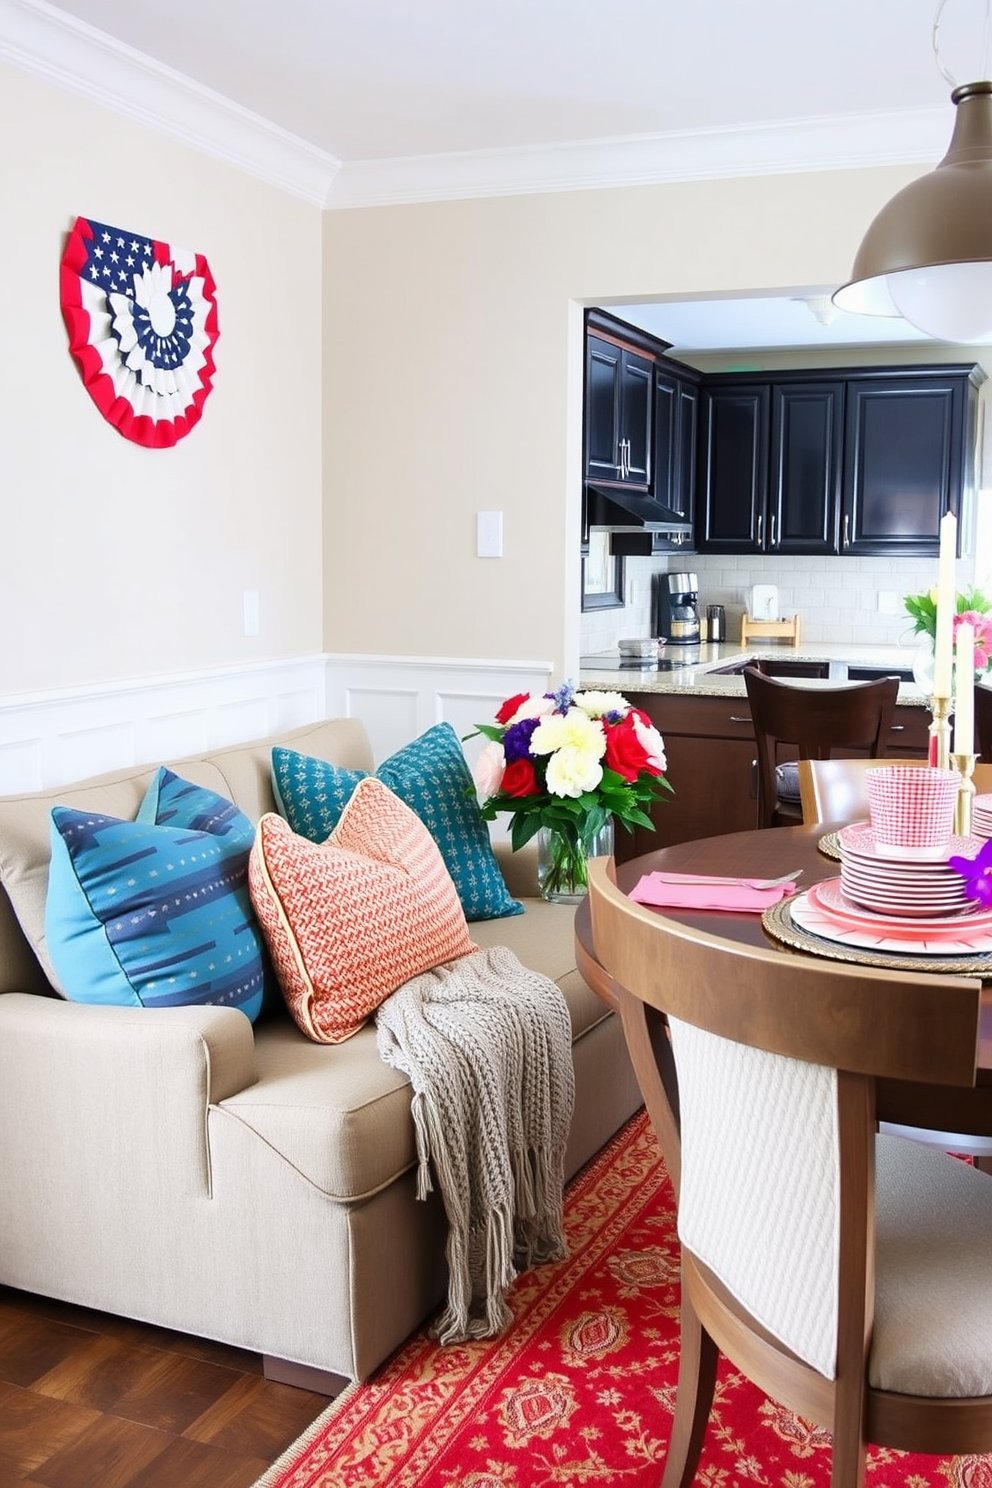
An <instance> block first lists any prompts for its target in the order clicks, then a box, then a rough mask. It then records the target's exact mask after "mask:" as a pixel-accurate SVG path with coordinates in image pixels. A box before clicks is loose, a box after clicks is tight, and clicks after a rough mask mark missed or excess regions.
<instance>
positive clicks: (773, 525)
mask: <svg viewBox="0 0 992 1488" xmlns="http://www.w3.org/2000/svg"><path fill="white" fill-rule="evenodd" d="M774 546H775V513H774V512H772V547H774Z"/></svg>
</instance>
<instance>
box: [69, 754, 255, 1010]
mask: <svg viewBox="0 0 992 1488" xmlns="http://www.w3.org/2000/svg"><path fill="white" fill-rule="evenodd" d="M254 836H255V829H254V827H253V826H252V824H251V822H250V821H249V820H248V818H247V817H246V816H245V815H244V813H243V812H241V811H239V810H238V808H237V807H236V806H234V805H233V804H232V803H231V802H230V801H227V800H225V799H224V797H223V796H218V795H217V794H216V793H215V792H214V791H211V790H207V789H206V788H205V787H203V786H197V785H191V784H190V783H189V781H186V780H182V779H180V778H179V776H177V775H174V774H173V773H172V771H171V770H166V769H160V770H159V772H158V774H157V775H156V777H155V779H154V780H153V781H152V783H151V785H150V786H149V788H148V791H147V793H146V795H145V798H144V800H143V801H142V803H141V806H140V808H139V810H138V815H137V818H136V820H135V821H133V822H132V821H121V820H119V819H118V818H116V817H112V816H101V815H97V814H95V813H93V812H88V811H75V810H73V809H71V808H69V807H67V806H56V807H54V808H53V810H52V829H51V841H52V861H51V868H50V872H49V883H48V899H47V902H46V907H45V934H46V936H47V940H48V948H49V954H50V956H51V959H52V965H53V966H54V968H55V972H56V975H57V976H58V978H59V981H60V982H61V984H62V988H63V990H64V992H65V995H66V997H68V998H69V999H70V1001H74V1002H91V1003H104V1004H113V1005H115V1006H130V1007H135V1006H141V1007H179V1006H189V1005H190V1004H208V1003H209V1004H217V1005H221V1006H224V1007H236V1008H240V1009H241V1011H242V1012H243V1013H246V1014H247V1016H248V1017H249V1018H251V1019H252V1020H254V1019H255V1018H256V1017H257V1016H258V1013H259V1011H260V1010H261V1007H262V999H263V995H264V992H265V975H266V968H267V962H266V952H265V949H264V944H263V940H262V932H261V929H260V927H259V925H258V922H257V921H256V919H255V916H254V912H253V910H252V907H251V899H250V897H249V893H248V855H249V853H250V851H251V845H252V842H253V840H254Z"/></svg>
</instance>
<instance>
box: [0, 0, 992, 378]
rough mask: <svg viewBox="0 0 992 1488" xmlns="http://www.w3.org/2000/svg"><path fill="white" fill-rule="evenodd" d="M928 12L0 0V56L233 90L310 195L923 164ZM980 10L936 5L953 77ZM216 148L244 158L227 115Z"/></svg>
mask: <svg viewBox="0 0 992 1488" xmlns="http://www.w3.org/2000/svg"><path fill="white" fill-rule="evenodd" d="M935 12H936V0H867V3H866V0H831V4H830V6H829V7H827V8H824V7H822V6H813V5H810V4H808V3H806V0H748V3H746V4H745V3H742V0H681V3H678V4H676V3H675V0H609V3H605V0H279V3H278V4H272V3H271V0H170V3H169V5H168V6H166V7H162V6H157V5H153V4H151V3H150V0H60V4H59V5H58V7H55V6H52V5H49V4H48V3H47V0H0V58H6V59H7V60H9V61H12V62H14V63H15V64H18V65H22V66H28V67H31V68H33V70H35V71H40V72H46V73H47V75H49V76H51V77H53V78H55V80H56V81H59V82H63V83H65V82H66V81H67V80H68V81H69V84H70V85H71V84H72V79H71V77H70V74H71V73H72V71H73V68H74V67H76V66H77V65H78V64H77V59H78V56H79V54H80V49H81V48H85V49H86V52H87V66H91V67H92V66H93V64H94V61H96V62H97V63H98V64H99V66H98V68H94V73H95V72H96V71H99V73H100V78H99V81H98V82H94V81H93V79H92V77H91V80H90V82H89V84H88V85H84V87H83V91H87V86H88V91H89V92H90V93H91V94H92V95H95V96H97V97H98V98H100V100H101V101H104V102H106V101H110V102H111V103H113V102H115V101H117V102H118V103H119V102H120V98H118V97H117V95H118V94H120V95H123V94H124V93H126V92H127V91H128V90H127V87H125V85H123V84H121V83H120V81H119V79H120V76H121V72H122V69H123V68H124V67H130V68H131V70H132V72H133V74H134V77H135V78H137V79H139V82H140V86H138V84H135V86H134V87H133V88H132V89H131V95H132V96H130V97H129V98H128V99H127V100H126V106H127V108H128V109H129V110H130V112H132V113H134V114H142V113H143V116H144V117H145V118H149V117H153V116H154V115H155V114H156V112H160V113H161V114H162V115H163V116H164V117H167V116H168V115H169V113H170V110H171V112H172V114H173V116H174V115H175V110H176V104H175V95H176V94H177V92H178V91H179V90H180V89H183V88H184V89H185V97H186V101H187V102H188V103H189V104H190V106H191V108H192V107H193V106H195V108H196V110H197V111H198V112H197V127H200V128H204V127H205V126H204V125H203V119H204V117H205V116H206V113H207V112H208V111H209V110H210V109H213V110H214V112H215V113H216V112H217V111H218V109H220V108H223V109H226V111H227V116H226V121H225V128H226V129H227V130H228V132H230V129H231V128H232V127H233V124H237V125H240V126H241V127H242V128H243V129H244V130H248V129H249V128H254V129H255V131H256V138H261V137H262V136H263V135H265V140H266V148H267V149H269V150H272V151H274V150H275V149H276V148H277V147H278V148H282V149H288V148H290V147H292V148H294V149H296V151H297V154H298V156H300V157H301V158H305V161H306V166H307V170H308V171H309V172H310V174H309V175H308V177H307V184H306V186H305V188H304V190H305V191H306V192H307V193H308V194H310V195H311V197H312V198H313V199H318V198H320V199H322V200H323V203H324V204H325V205H328V206H352V205H364V204H367V203H368V202H370V201H375V200H415V199H426V198H429V197H435V198H436V197H440V196H445V195H449V196H453V195H478V194H487V193H489V194H496V193H506V192H512V191H531V190H547V189H569V188H573V187H575V186H579V185H589V184H595V185H604V184H606V185H608V184H619V183H621V182H629V181H637V180H658V179H680V178H682V179H684V178H685V177H686V176H689V175H696V176H705V175H719V174H733V173H737V174H746V173H748V172H749V171H753V170H755V169H763V170H779V171H788V170H797V169H803V168H810V167H812V168H817V167H818V168H824V167H825V166H826V167H829V166H830V165H835V166H836V165H849V164H872V163H876V162H889V161H892V162H896V161H914V162H920V161H922V162H932V163H936V161H937V160H938V159H939V157H940V155H941V154H942V153H943V151H944V149H945V148H946V145H947V142H948V140H949V138H950V130H951V123H952V114H953V110H952V108H951V105H950V102H949V84H948V83H947V82H946V81H945V80H944V79H943V78H942V77H941V76H940V73H939V72H938V68H937V66H936V63H935V59H934V54H933V50H932V46H931V31H932V26H933V22H934V17H935ZM984 14H985V0H948V3H947V4H946V7H945V11H944V17H943V19H942V22H941V57H942V60H943V61H944V63H945V65H947V66H948V67H949V68H950V69H951V71H952V73H953V74H954V76H955V78H956V80H958V81H969V80H971V79H973V78H974V77H975V76H977V75H979V72H980V70H981V68H982V66H983V63H982V59H981V51H980V45H979V42H980V38H981V36H982V21H983V18H984ZM56 43H57V44H56ZM69 43H71V46H72V61H71V62H70V61H69V60H68V58H69ZM63 50H64V56H63V55H62V52H63ZM56 53H58V55H56ZM111 64H113V67H114V68H115V69H116V71H115V74H114V80H113V82H111V81H109V77H110V72H109V69H110V67H111ZM984 75H988V74H987V71H985V73H984ZM167 86H169V87H171V88H172V89H173V94H174V96H173V98H172V99H171V100H170V101H169V102H168V103H166V104H162V103H161V102H160V96H161V95H162V93H163V89H165V88H166V87H167ZM232 121H233V123H232ZM164 127H168V126H167V125H166V126H164ZM173 132H179V131H178V130H177V129H175V128H174V129H173ZM190 132H192V131H190V130H187V136H186V137H187V138H188V137H189V134H190ZM216 153H226V154H227V156H228V158H237V151H236V148H235V147H234V146H232V145H231V144H229V143H228V142H227V139H226V136H225V143H224V144H223V146H222V147H218V148H216ZM321 173H323V174H321ZM880 205H881V204H880ZM866 226H867V224H866ZM835 287H836V286H827V287H826V288H827V289H831V288H835ZM815 288H816V289H822V288H824V287H823V286H817V287H815ZM637 313H638V314H641V313H642V312H640V311H639V312H637ZM643 314H644V315H646V316H648V317H650V315H651V314H656V315H658V317H659V319H658V323H657V326H656V327H655V328H656V329H658V332H659V334H661V335H662V336H663V337H664V339H666V340H669V341H672V342H673V343H674V344H675V345H676V346H678V347H683V348H688V347H691V346H694V347H696V348H697V349H700V350H703V349H708V348H711V347H712V348H715V347H716V345H717V343H720V346H721V348H724V347H732V346H735V345H748V346H766V345H777V346H791V345H808V344H814V345H816V344H827V345H829V344H846V345H852V344H866V342H867V341H868V340H873V341H876V342H877V341H879V340H882V341H887V342H893V341H898V340H901V339H909V337H908V336H907V331H906V330H902V329H900V330H896V331H894V330H893V325H894V324H895V323H894V322H887V321H886V322H878V321H876V320H875V319H873V318H862V317H856V318H855V317H838V319H837V320H836V321H834V322H833V324H832V325H831V326H829V327H824V326H820V325H819V324H818V323H817V322H816V321H815V320H814V319H813V317H812V316H811V315H810V312H809V310H808V309H807V308H806V306H805V304H803V303H802V302H801V301H800V300H796V299H795V298H794V297H793V296H789V297H785V298H783V299H781V300H775V299H765V300H762V301H758V302H743V303H742V302H723V303H721V304H715V303H714V302H710V303H709V304H707V305H704V306H702V307H699V308H697V309H695V310H693V309H691V308H690V307H689V306H688V305H686V304H679V305H672V306H670V307H667V308H661V307H653V309H652V310H651V311H650V312H649V311H644V312H643ZM628 318H632V317H631V316H628ZM862 320H864V322H865V324H864V327H862V326H861V325H859V324H856V323H853V322H860V321H862ZM734 326H738V329H736V330H735V329H732V328H733V327H734ZM907 330H908V328H907ZM912 334H913V335H914V336H915V333H912ZM728 338H729V339H728ZM797 338H798V339H797Z"/></svg>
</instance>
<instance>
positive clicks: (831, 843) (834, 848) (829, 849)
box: [816, 832, 840, 863]
mask: <svg viewBox="0 0 992 1488" xmlns="http://www.w3.org/2000/svg"><path fill="white" fill-rule="evenodd" d="M816 845H817V848H818V850H819V851H820V852H821V853H822V854H823V856H824V857H825V858H836V859H837V861H838V863H839V862H840V833H839V832H825V833H824V835H823V836H822V837H821V838H820V840H819V842H818V843H817V844H816Z"/></svg>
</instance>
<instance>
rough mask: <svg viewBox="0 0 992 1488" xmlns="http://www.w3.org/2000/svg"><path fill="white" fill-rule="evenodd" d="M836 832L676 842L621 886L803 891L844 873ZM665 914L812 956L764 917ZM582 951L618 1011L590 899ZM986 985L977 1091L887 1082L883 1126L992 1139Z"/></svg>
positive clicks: (781, 830) (631, 871)
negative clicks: (777, 885) (701, 881)
mask: <svg viewBox="0 0 992 1488" xmlns="http://www.w3.org/2000/svg"><path fill="white" fill-rule="evenodd" d="M838 825H843V823H839V824H838ZM831 830H836V828H834V829H832V828H831V827H830V825H829V824H824V823H823V822H818V823H816V824H815V825H814V826H803V827H773V828H765V829H762V830H756V831H751V832H734V833H731V834H729V835H727V836H724V837H706V838H701V839H699V840H698V841H694V842H682V843H677V844H676V845H674V846H672V847H665V848H661V849H659V850H658V851H656V852H652V853H645V854H644V855H643V856H641V857H637V858H631V859H629V860H628V861H627V862H619V863H618V864H617V870H616V872H617V882H618V884H619V886H620V888H621V889H624V890H625V891H627V892H629V891H630V890H631V889H632V888H633V887H634V886H635V884H636V883H637V882H638V880H639V879H640V878H641V876H642V875H643V874H645V873H651V872H653V871H661V870H664V871H666V872H670V873H713V874H722V875H723V874H725V875H728V876H736V875H739V876H740V877H742V878H744V877H746V878H778V877H780V876H781V875H783V874H786V873H792V872H794V871H795V870H796V869H797V868H799V869H802V873H801V875H800V877H799V880H798V885H799V887H800V888H805V887H808V886H809V885H810V884H812V883H817V882H819V881H820V880H821V879H825V878H836V877H838V876H839V874H840V863H839V862H838V861H837V859H836V858H831V857H828V856H826V855H825V854H824V853H823V852H821V851H820V848H819V843H820V841H821V839H823V838H824V836H825V835H826V834H828V833H830V832H831ZM660 912H661V913H662V914H664V915H665V916H666V917H668V918H670V919H672V920H678V921H680V922H681V923H683V924H687V925H695V926H697V927H699V928H701V929H705V930H707V931H709V932H710V933H711V934H713V935H720V936H724V937H726V938H727V939H728V940H734V941H737V942H738V943H739V944H742V945H760V946H764V947H766V948H767V947H768V946H774V947H775V948H776V949H778V950H780V951H781V952H782V954H783V955H786V956H788V955H801V954H805V953H804V952H802V951H797V950H794V949H792V948H790V947H788V946H786V945H784V944H782V943H781V942H780V941H778V940H776V939H775V938H774V937H773V936H771V935H770V934H769V933H768V932H767V931H766V930H765V929H764V927H763V926H762V923H761V915H760V914H743V913H737V914H730V913H726V912H721V911H716V910H693V911H689V910H676V909H668V908H666V909H664V910H662V911H660ZM575 948H576V957H577V965H578V968H579V971H580V972H581V973H582V975H583V977H584V978H585V980H586V981H587V982H588V984H589V986H590V987H592V989H593V990H594V991H595V992H596V993H597V994H598V995H599V996H600V997H601V998H603V1000H604V1001H605V1002H607V1003H609V1004H610V1005H611V1006H614V1007H615V1006H616V992H615V989H614V986H613V982H612V979H611V978H610V976H609V975H608V974H607V972H606V971H605V970H604V968H603V967H602V966H601V965H600V964H599V962H598V961H597V959H596V953H595V947H594V945H593V939H592V922H591V918H590V913H589V903H588V900H585V901H583V902H582V903H581V904H580V905H579V907H578V909H577V910H576V916H575ZM983 981H985V987H984V991H983V996H982V1006H981V1024H980V1031H979V1039H978V1060H977V1063H978V1068H977V1075H976V1083H975V1088H974V1089H973V1090H960V1089H953V1090H952V1089H948V1088H946V1087H944V1086H940V1085H926V1086H924V1085H916V1084H913V1085H909V1084H907V1083H905V1082H903V1081H894V1080H880V1081H879V1083H878V1114H879V1119H880V1120H883V1121H890V1122H895V1123H898V1124H899V1125H903V1126H918V1127H925V1128H928V1129H931V1130H937V1131H946V1132H958V1133H969V1134H972V1135H975V1136H992V966H990V969H989V973H988V977H987V979H986V978H983ZM732 995H733V992H732V990H728V996H732Z"/></svg>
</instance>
